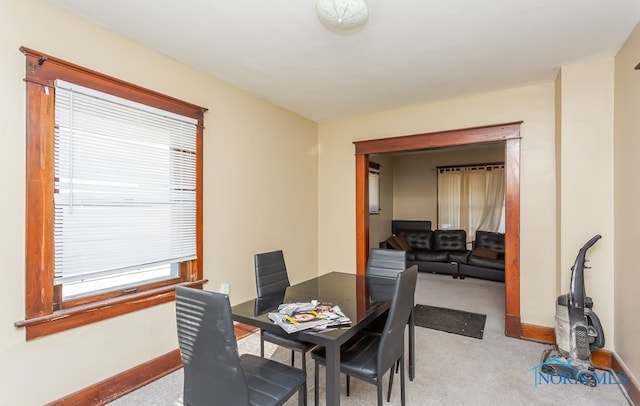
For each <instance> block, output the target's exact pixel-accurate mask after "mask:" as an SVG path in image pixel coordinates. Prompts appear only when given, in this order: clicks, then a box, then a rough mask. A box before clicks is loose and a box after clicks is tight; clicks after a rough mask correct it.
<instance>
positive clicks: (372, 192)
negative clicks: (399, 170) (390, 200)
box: [369, 166, 380, 213]
mask: <svg viewBox="0 0 640 406" xmlns="http://www.w3.org/2000/svg"><path fill="white" fill-rule="evenodd" d="M369 213H380V168H379V167H372V166H370V167H369Z"/></svg>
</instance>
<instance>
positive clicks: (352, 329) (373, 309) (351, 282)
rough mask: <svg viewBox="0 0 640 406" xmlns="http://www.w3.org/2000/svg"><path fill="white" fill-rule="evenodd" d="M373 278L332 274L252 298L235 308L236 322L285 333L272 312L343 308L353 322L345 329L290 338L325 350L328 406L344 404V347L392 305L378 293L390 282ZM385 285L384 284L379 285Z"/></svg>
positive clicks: (386, 297) (348, 274) (312, 332)
mask: <svg viewBox="0 0 640 406" xmlns="http://www.w3.org/2000/svg"><path fill="white" fill-rule="evenodd" d="M372 278H373V277H371V276H365V275H359V274H353V273H343V272H330V273H327V274H324V275H321V276H318V277H315V278H312V279H309V280H307V281H304V282H301V283H297V284H294V285H291V286H289V287H288V288H287V289H286V291H285V292H281V293H278V294H275V295H270V296H267V297H261V298H259V299H251V300H248V301H246V302H243V303H239V304H236V305H235V306H232V308H231V312H232V314H233V319H234V321H237V322H240V323H244V324H247V325H250V326H254V327H257V328H260V329H263V330H270V331H274V332H284V330H283V329H282V328H281V327H280V326H278V325H277V324H275V323H273V322H272V321H271V320H270V319H269V317H268V313H269V312H273V311H277V308H278V306H279V305H280V304H283V303H296V302H302V303H307V302H311V301H312V300H317V301H318V302H319V303H325V304H331V305H334V306H338V307H340V310H341V311H342V312H343V313H344V314H345V315H346V316H347V317H348V318H349V319H350V320H351V323H350V324H348V325H344V326H335V327H334V326H331V327H327V328H325V329H323V330H313V329H308V330H302V331H298V332H295V333H291V334H290V336H291V337H292V338H295V339H300V340H301V341H306V342H310V343H313V344H316V345H319V346H323V347H324V348H325V353H326V371H325V374H326V404H327V405H329V406H334V405H339V404H340V346H341V345H342V344H344V343H345V342H347V341H348V340H349V339H350V338H352V337H353V336H354V335H356V334H357V333H358V332H360V331H362V330H363V329H364V328H366V327H367V326H368V325H369V324H371V323H372V322H373V321H374V320H376V318H378V317H379V316H381V315H382V314H384V313H385V312H386V311H387V310H388V309H389V305H390V300H389V297H388V295H378V294H376V289H377V287H378V286H388V283H387V281H379V280H376V279H372ZM377 282H382V283H377Z"/></svg>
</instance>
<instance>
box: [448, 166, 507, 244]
mask: <svg viewBox="0 0 640 406" xmlns="http://www.w3.org/2000/svg"><path fill="white" fill-rule="evenodd" d="M504 192H505V184H504V165H483V166H470V167H455V168H439V170H438V228H439V229H442V230H446V229H463V230H465V231H466V232H467V237H468V238H469V241H473V240H474V239H475V233H476V231H477V230H485V231H498V230H499V228H500V223H501V218H502V215H503V210H504Z"/></svg>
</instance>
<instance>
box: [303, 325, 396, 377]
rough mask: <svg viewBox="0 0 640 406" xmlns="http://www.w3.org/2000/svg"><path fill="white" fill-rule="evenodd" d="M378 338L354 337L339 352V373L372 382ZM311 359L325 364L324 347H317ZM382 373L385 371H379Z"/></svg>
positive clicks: (374, 375) (374, 336)
mask: <svg viewBox="0 0 640 406" xmlns="http://www.w3.org/2000/svg"><path fill="white" fill-rule="evenodd" d="M379 345H380V336H378V335H372V334H361V335H356V336H355V337H353V338H352V339H350V340H349V341H347V342H346V343H345V344H343V345H342V348H341V350H340V372H342V373H344V374H347V375H350V376H354V377H367V378H369V379H370V380H374V379H375V378H376V377H377V373H376V371H377V368H376V363H377V359H378V347H379ZM311 358H313V359H314V360H315V361H316V362H319V363H321V364H326V355H325V351H324V347H318V348H317V349H316V350H313V351H312V352H311ZM380 372H381V373H384V372H385V371H380Z"/></svg>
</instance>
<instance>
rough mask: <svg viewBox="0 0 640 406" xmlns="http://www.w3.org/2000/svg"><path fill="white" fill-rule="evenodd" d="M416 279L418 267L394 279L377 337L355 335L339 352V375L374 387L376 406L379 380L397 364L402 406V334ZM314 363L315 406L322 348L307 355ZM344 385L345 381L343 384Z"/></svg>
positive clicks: (403, 375)
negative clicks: (383, 322) (389, 301)
mask: <svg viewBox="0 0 640 406" xmlns="http://www.w3.org/2000/svg"><path fill="white" fill-rule="evenodd" d="M417 279H418V267H417V266H415V265H413V266H411V267H410V268H408V269H406V270H405V271H402V272H399V273H397V275H396V277H395V281H394V282H395V283H394V290H393V298H392V299H391V305H390V307H389V315H388V317H387V319H386V322H385V325H384V328H383V330H382V332H381V334H366V333H358V334H356V335H355V336H354V337H353V338H352V339H350V340H349V341H347V342H346V343H345V344H343V345H342V347H341V348H340V372H342V373H344V374H346V375H347V378H348V377H354V378H357V379H361V380H363V381H366V382H369V383H372V384H374V385H376V388H377V395H378V406H382V378H383V376H384V374H385V373H386V372H387V371H390V377H389V379H390V380H391V379H392V376H393V368H394V366H395V364H396V362H397V361H398V360H400V399H401V404H402V405H403V406H404V404H405V371H404V369H405V368H404V331H405V327H406V325H407V320H408V318H409V314H410V313H411V309H412V308H413V295H414V294H415V290H416V281H417ZM311 358H313V360H314V361H315V364H314V372H315V389H314V399H315V404H316V405H318V401H319V399H318V385H319V377H318V376H319V374H318V372H319V365H320V364H322V365H326V356H325V350H324V348H323V347H320V348H317V349H315V350H313V351H311ZM347 382H348V381H347Z"/></svg>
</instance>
